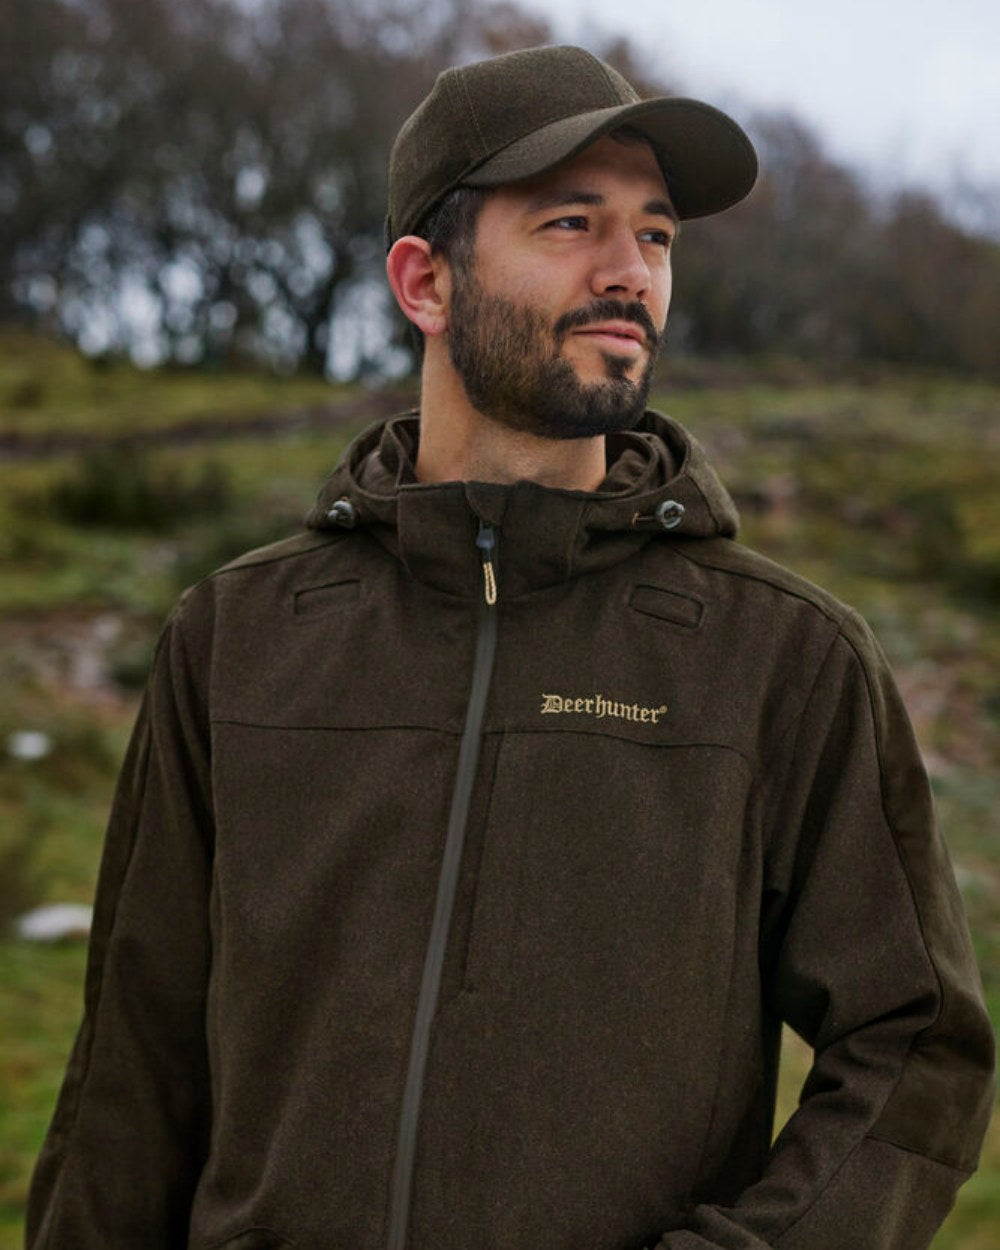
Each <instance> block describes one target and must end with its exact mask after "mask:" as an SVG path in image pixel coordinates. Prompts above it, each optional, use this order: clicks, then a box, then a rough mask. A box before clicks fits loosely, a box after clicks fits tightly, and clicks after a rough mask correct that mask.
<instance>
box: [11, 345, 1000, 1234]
mask: <svg viewBox="0 0 1000 1250" xmlns="http://www.w3.org/2000/svg"><path fill="white" fill-rule="evenodd" d="M15 342H16V350H12V349H10V343H9V342H8V348H9V350H7V351H6V352H3V353H0V404H2V405H3V416H2V424H3V426H4V429H5V430H7V431H10V430H12V429H15V428H17V427H18V424H19V420H20V418H19V416H18V413H19V411H20V410H19V409H18V408H17V406H16V404H15V405H13V406H12V405H11V396H12V395H14V396H15V397H16V395H17V394H22V393H23V391H24V388H25V387H26V386H28V387H33V388H37V390H38V392H40V393H41V394H42V396H43V398H41V399H39V401H38V402H37V403H36V405H35V406H34V407H33V408H32V415H31V422H30V429H27V428H22V430H21V433H22V438H21V441H20V442H19V443H18V444H17V446H16V448H14V447H13V446H11V447H8V449H7V456H6V459H5V460H4V461H3V463H2V466H0V681H2V684H3V688H4V691H5V698H4V700H3V704H2V706H0V928H2V929H3V936H2V937H0V1250H13V1248H14V1247H16V1246H18V1245H19V1244H20V1228H21V1222H22V1218H23V1205H24V1200H25V1195H26V1188H27V1182H28V1177H29V1174H30V1168H31V1164H32V1160H33V1157H34V1155H35V1153H36V1151H37V1149H38V1146H39V1143H40V1141H41V1138H42V1135H43V1133H44V1130H45V1126H46V1123H47V1121H48V1117H49V1115H50V1114H51V1110H52V1105H53V1102H54V1099H55V1095H56V1092H57V1088H58V1083H59V1080H60V1078H61V1073H62V1069H63V1066H64V1064H65V1060H66V1056H67V1053H68V1050H69V1047H70V1045H71V1043H72V1038H73V1033H74V1030H75V1028H76V1025H77V1022H78V1019H79V1014H80V1009H81V987H82V977H83V968H84V949H83V946H82V944H80V943H79V942H67V943H64V944H56V945H51V946H49V945H43V944H32V943H28V942H26V941H24V940H23V939H19V938H17V937H16V936H15V935H14V932H13V930H12V928H11V922H12V921H13V919H14V918H15V917H17V916H19V915H22V914H23V913H24V912H25V911H26V910H28V909H29V908H31V907H34V906H36V905H38V904H41V903H45V902H69V903H86V902H89V901H90V899H91V898H92V893H93V888H94V881H95V876H96V870H97V864H98V858H99V854H100V846H101V841H102V837H103V828H104V822H105V820H106V816H107V809H108V805H109V802H110V796H111V791H112V788H113V784H114V778H115V774H116V771H117V768H118V764H119V761H120V759H121V755H122V752H123V750H124V746H125V742H126V739H127V735H128V732H129V727H130V724H131V722H132V719H133V717H134V715H135V710H136V707H137V702H138V699H139V697H140V691H141V686H142V683H143V681H144V677H145V673H146V669H147V666H148V662H149V657H150V653H151V648H152V645H153V642H154V639H155V636H156V633H157V630H158V628H159V625H160V623H161V621H162V619H163V616H164V614H165V612H166V611H167V610H168V609H169V605H170V603H171V602H172V601H173V599H174V598H175V596H176V595H177V594H178V593H179V591H180V590H181V589H182V588H183V587H184V586H185V585H188V584H190V583H191V582H192V581H193V580H196V579H197V578H198V577H200V576H202V575H203V574H204V573H206V572H207V571H208V570H209V569H211V568H212V567H215V566H216V565H218V564H220V563H222V562H223V561H225V560H226V559H228V558H229V557H231V556H233V555H236V554H237V553H238V552H240V551H242V550H245V549H246V548H248V547H251V546H254V545H257V544H259V543H262V542H266V541H268V540H269V539H271V538H274V537H277V536H278V535H281V534H286V533H290V532H292V531H293V530H294V529H295V528H296V527H297V526H298V525H299V524H300V520H301V517H302V515H303V514H304V512H305V511H306V510H307V509H308V507H309V504H310V503H311V500H312V498H313V495H314V493H315V490H316V488H317V487H318V485H319V483H320V481H321V479H322V477H323V476H324V474H325V472H326V471H327V470H328V468H329V467H330V466H331V464H332V462H333V461H334V459H335V458H336V456H337V454H338V451H339V449H340V448H341V447H342V446H343V444H344V442H345V440H346V439H347V438H348V437H349V436H350V435H351V434H352V433H353V432H354V431H355V430H356V429H358V428H359V427H360V424H361V422H362V421H363V420H365V419H367V418H368V417H375V416H378V415H380V414H381V413H382V412H384V411H386V409H387V407H388V406H389V405H390V404H391V405H392V406H393V407H396V408H402V407H404V406H405V405H406V403H407V401H408V396H407V394H406V393H405V390H404V391H402V392H400V393H398V394H394V395H392V396H388V397H387V396H386V395H384V394H382V393H380V392H362V391H359V390H353V391H348V390H345V389H342V388H341V389H337V388H328V389H327V391H326V392H325V402H324V399H323V393H322V392H320V393H318V392H317V383H316V381H315V380H311V379H309V378H305V379H303V378H288V379H286V380H285V381H284V382H283V383H282V384H281V387H280V388H276V389H273V390H272V389H270V388H272V387H273V386H274V383H273V380H272V379H270V378H268V377H267V376H266V375H256V374H253V373H247V372H243V373H241V374H239V375H236V376H234V377H229V376H226V375H220V376H218V377H217V378H215V379H214V380H209V379H206V378H205V377H203V376H202V375H198V374H195V375H193V376H192V375H187V374H184V373H177V372H176V371H166V372H162V371H161V372H158V373H148V372H147V373H139V372H137V371H136V370H134V369H133V368H132V367H131V366H128V365H125V364H114V363H105V364H103V365H100V366H96V365H94V364H90V365H86V364H82V365H81V364H80V362H79V361H78V360H77V359H76V358H75V357H72V356H71V355H70V354H69V353H67V352H66V351H65V349H58V348H55V347H53V346H52V345H47V344H45V343H43V342H37V341H27V340H23V339H18V340H16V341H15ZM29 359H30V361H31V362H32V363H31V364H30V365H29V364H28V363H27V362H28V361H29ZM188 388H194V392H192V394H189V393H188ZM257 388H259V390H260V394H261V395H262V396H265V397H266V398H267V422H266V424H265V425H260V424H255V423H254V421H253V420H252V419H251V416H252V413H253V405H252V404H250V405H249V406H248V407H249V411H248V412H243V413H241V412H240V411H239V410H238V405H239V404H240V402H241V401H240V399H239V396H241V395H248V394H253V393H254V392H255V391H256V390H257ZM195 392H196V397H192V396H193V395H194V393H195ZM109 394H112V395H117V396H118V397H119V398H118V399H117V400H116V401H115V402H113V403H110V404H106V403H105V398H106V397H107V396H108V395H109ZM102 396H103V397H105V398H102ZM185 396H187V398H184V397H185ZM216 396H217V400H216ZM656 403H657V406H659V407H661V408H662V409H663V410H665V411H667V412H670V413H671V414H673V415H674V416H676V417H678V418H679V419H681V420H682V421H683V422H684V423H685V424H687V425H688V426H689V428H691V429H692V430H693V431H694V432H695V433H696V434H697V435H698V437H699V438H701V439H702V441H703V442H705V443H706V444H707V446H708V448H709V450H710V453H711V455H712V458H713V460H714V461H715V462H716V464H717V465H718V467H719V468H720V471H721V473H722V476H723V477H724V479H725V480H726V481H727V483H728V484H729V486H730V487H731V489H732V491H733V493H734V495H735V497H736V500H737V502H738V504H739V506H740V509H741V512H742V515H743V536H744V538H745V539H746V540H747V541H749V542H751V543H753V544H754V545H757V546H759V547H761V548H762V549H763V550H765V551H766V552H767V553H769V554H771V555H772V556H774V557H775V558H777V559H779V560H781V561H783V562H785V563H787V564H789V565H791V566H792V567H793V568H795V569H797V570H798V571H800V572H802V573H804V574H805V575H806V576H809V577H812V578H813V579H815V580H817V581H819V582H821V583H822V584H824V585H826V586H827V587H828V588H829V589H831V590H832V591H834V593H836V594H838V595H840V596H841V597H842V598H843V599H845V600H847V601H849V602H851V603H853V604H854V605H855V606H857V607H858V608H859V609H860V610H861V611H862V612H863V613H864V614H865V615H866V616H867V617H868V619H869V620H870V621H871V622H872V624H873V625H874V626H875V629H876V631H877V633H878V634H879V637H880V638H881V640H882V642H883V645H884V646H885V648H886V650H887V651H888V653H889V655H890V658H891V659H892V662H893V664H894V667H895V669H896V671H897V674H898V677H899V680H900V684H901V687H902V690H903V693H904V696H905V698H906V700H907V703H908V706H909V708H910V712H911V715H912V716H913V719H914V721H915V724H916V728H917V732H918V735H919V737H920V741H921V745H922V748H923V751H924V755H925V759H926V761H927V764H928V767H929V770H930V772H931V776H932V780H933V784H934V789H935V793H936V798H937V803H938V807H939V810H940V813H941V817H942V820H943V822H944V826H945V828H946V830H947V835H948V839H949V843H950V845H951V848H952V852H953V855H954V857H955V860H956V864H957V868H958V874H959V880H960V884H961V887H962V891H963V896H964V899H965V904H966V908H967V910H968V913H969V917H970V921H971V924H972V928H973V933H974V938H975V943H976V948H977V952H978V955H979V958H980V963H981V967H982V970H983V976H984V980H985V984H986V990H987V995H988V998H989V1002H990V1007H991V1012H992V1014H993V1019H994V1021H995V1022H997V1023H1000V824H998V816H997V813H998V811H1000V749H998V735H997V728H998V721H1000V699H998V696H997V689H996V673H997V671H998V667H1000V602H998V588H1000V542H998V539H997V535H998V534H1000V497H998V495H997V492H996V489H995V484H996V481H997V477H998V469H1000V416H998V411H1000V388H998V387H996V386H995V385H991V384H987V383H984V382H974V381H970V380H967V379H965V380H962V379H959V380H955V379H954V378H950V377H947V376H945V375H939V374H933V373H928V372H925V371H921V372H915V371H882V372H880V373H871V374H869V375H866V376H856V377H854V378H852V379H844V380H841V381H839V382H832V381H829V380H823V379H815V378H812V379H810V377H809V376H808V374H807V373H805V372H804V371H803V369H802V366H801V365H800V364H796V363H793V362H790V361H787V360H786V361H777V360H773V361H771V362H770V363H769V364H767V365H764V364H761V363H760V362H756V363H752V362H747V361H733V360H730V361H729V362H727V363H721V364H715V365H711V364H709V363H708V362H706V361H704V360H690V359H684V358H678V359H677V360H676V361H675V362H672V361H670V360H669V359H668V361H667V364H666V367H665V369H664V371H663V375H662V378H661V381H660V383H659V384H658V390H657V395H656ZM130 405H134V411H135V428H136V431H137V432H138V433H140V434H141V438H140V440H139V441H138V442H135V441H132V442H131V443H130V442H129V440H127V439H125V440H123V438H122V434H123V431H124V430H125V429H127V427H128V412H129V408H130ZM70 411H72V412H75V413H76V414H77V418H76V421H75V423H74V429H75V431H76V434H77V435H82V434H84V433H86V435H87V440H86V443H85V445H77V444H70V445H67V444H61V443H59V441H58V440H57V439H56V438H55V436H56V435H57V434H59V433H60V431H64V426H63V418H62V414H63V413H64V412H70ZM303 411H308V412H310V413H311V414H312V417H311V419H310V420H309V421H307V422H303V420H302V417H301V414H302V413H303ZM258 412H259V409H258ZM199 425H201V426H202V427H203V433H204V437H200V438H199V437H196V436H195V433H194V431H195V429H196V427H198V426H199ZM26 734H27V735H35V737H34V738H29V739H25V738H24V736H23V735H26ZM25 741H29V742H34V743H36V744H37V743H39V742H44V744H45V751H44V753H43V754H36V755H35V756H34V757H33V758H32V757H31V752H30V751H29V752H28V753H27V756H25V753H24V751H23V749H22V748H23V745H24V743H25ZM787 1055H788V1063H787V1070H786V1076H785V1081H784V1084H783V1089H782V1114H783V1115H787V1114H789V1113H790V1111H791V1110H792V1108H793V1106H794V1101H795V1093H796V1089H797V1087H798V1084H799V1083H801V1079H802V1076H803V1073H804V1072H805V1070H806V1066H807V1064H808V1053H807V1051H806V1049H805V1047H804V1046H802V1044H801V1043H799V1042H797V1041H796V1040H795V1039H790V1040H789V1045H788V1048H787ZM998 1236H1000V1122H998V1123H997V1125H996V1127H995V1128H994V1130H993V1132H992V1134H991V1136H990V1138H989V1140H988V1143H987V1147H986V1153H985V1158H984V1164H983V1168H982V1170H981V1171H980V1173H979V1174H978V1175H977V1176H976V1177H974V1178H973V1180H972V1181H971V1182H970V1183H969V1184H968V1185H967V1186H966V1188H965V1189H964V1190H963V1191H962V1196H961V1198H960V1201H959V1205H958V1208H957V1210H956V1212H955V1214H954V1216H953V1218H952V1220H951V1221H950V1222H949V1224H948V1226H947V1228H946V1230H945V1231H944V1232H942V1234H941V1235H940V1237H939V1238H938V1240H937V1241H936V1242H935V1250H990V1247H994V1246H995V1245H996V1244H997V1239H998Z"/></svg>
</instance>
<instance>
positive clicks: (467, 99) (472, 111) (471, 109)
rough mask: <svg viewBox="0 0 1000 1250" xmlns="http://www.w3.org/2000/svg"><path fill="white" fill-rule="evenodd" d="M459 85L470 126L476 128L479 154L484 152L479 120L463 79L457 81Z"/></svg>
mask: <svg viewBox="0 0 1000 1250" xmlns="http://www.w3.org/2000/svg"><path fill="white" fill-rule="evenodd" d="M459 85H460V86H461V88H462V95H463V96H465V103H466V107H467V108H468V110H469V115H470V116H471V118H472V124H473V126H474V127H475V128H476V138H477V139H478V140H479V150H480V152H485V151H486V140H485V138H484V137H483V132H482V130H481V129H480V126H479V118H478V117H477V116H476V109H475V106H474V105H473V103H472V97H471V96H470V95H469V88H468V85H467V83H466V81H465V78H464V77H462V78H460V79H459Z"/></svg>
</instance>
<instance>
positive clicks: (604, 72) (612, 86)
mask: <svg viewBox="0 0 1000 1250" xmlns="http://www.w3.org/2000/svg"><path fill="white" fill-rule="evenodd" d="M587 56H589V57H590V59H591V60H592V61H593V62H594V64H595V65H596V66H597V68H598V69H599V70H600V71H601V77H602V78H603V79H604V81H605V82H606V83H607V85H608V90H609V91H610V92H611V94H612V95H613V96H614V97H615V99H616V100H618V101H619V102H620V101H621V96H620V95H619V94H618V88H617V87H616V86H615V84H614V80H613V79H612V77H611V75H610V74H609V73H608V68H607V66H606V65H605V64H604V63H603V61H601V60H600V58H599V57H596V56H594V55H593V53H591V52H588V53H587ZM633 90H635V88H633ZM635 94H636V95H637V96H638V95H639V93H638V91H636V92H635ZM640 98H641V97H640ZM631 102H632V103H635V101H631Z"/></svg>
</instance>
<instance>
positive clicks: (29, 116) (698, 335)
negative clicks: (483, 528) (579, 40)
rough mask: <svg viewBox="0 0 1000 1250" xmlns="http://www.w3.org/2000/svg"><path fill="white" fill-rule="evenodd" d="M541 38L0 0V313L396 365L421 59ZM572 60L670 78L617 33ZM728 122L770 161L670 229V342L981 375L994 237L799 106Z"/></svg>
mask: <svg viewBox="0 0 1000 1250" xmlns="http://www.w3.org/2000/svg"><path fill="white" fill-rule="evenodd" d="M551 37H552V32H551V30H550V28H549V26H548V24H547V23H546V21H545V20H544V19H543V18H539V17H538V16H536V15H534V14H531V13H529V12H527V11H525V10H523V9H521V8H520V7H518V5H517V4H516V3H513V2H511V0H503V2H499V3H497V2H491V0H365V2H364V3H362V0H243V2H242V3H241V2H238V0H143V2H142V4H136V3H135V2H134V0H2V3H0V48H2V49H3V52H2V57H3V60H2V63H0V68H2V73H0V210H2V211H3V213H4V217H5V229H4V231H3V234H2V235H0V321H4V320H6V321H10V320H12V319H18V320H29V321H32V322H34V323H36V324H40V325H42V326H44V327H46V328H48V329H51V330H57V331H59V332H62V333H65V334H68V335H69V336H70V337H71V338H72V339H74V341H76V342H78V343H80V344H81V345H82V346H83V347H84V348H85V349H86V350H87V351H88V352H91V353H100V352H115V351H129V352H131V353H132V355H133V356H134V357H135V358H137V359H139V360H141V361H145V362H147V363H152V362H157V361H162V360H164V359H173V360H177V361H181V362H188V363H191V362H202V363H205V362H210V363H211V362H214V363H219V362H222V361H225V360H228V359H232V358H233V357H246V356H251V357H253V358H256V359H261V360H267V361H270V362H271V363H273V364H277V365H281V366H283V367H286V368H291V367H298V366H304V367H307V368H309V369H312V370H313V371H316V372H322V371H323V369H324V368H327V367H330V366H332V367H335V368H336V370H337V371H338V373H339V374H340V375H341V376H349V375H355V376H356V375H359V374H375V375H378V376H385V375H394V374H398V373H402V372H405V370H406V368H407V365H408V363H409V355H408V353H407V351H406V350H405V348H403V347H402V344H403V343H404V341H405V340H404V338H403V336H402V334H401V333H400V326H399V324H398V322H397V321H396V320H395V319H394V315H393V314H392V313H391V312H390V311H389V307H388V304H387V301H386V299H385V291H384V284H383V282H382V281H381V267H382V258H383V242H382V229H383V218H384V213H385V169H386V165H387V159H388V153H389V149H390V147H391V144H392V140H393V137H394V135H395V133H396V131H397V129H398V127H399V124H400V122H401V121H402V120H403V118H404V117H405V116H406V115H407V114H408V113H409V111H410V110H411V109H412V108H413V107H414V105H415V104H416V103H417V101H418V100H419V99H420V98H421V97H422V96H423V95H424V94H425V92H426V91H427V90H428V89H429V88H430V86H431V84H432V82H433V79H434V76H435V75H436V73H437V72H438V71H439V70H440V69H442V68H444V67H445V66H447V65H450V64H454V63H456V62H459V61H462V60H469V59H473V58H475V57H477V56H480V55H485V54H490V53H493V52H499V51H507V50H509V49H511V48H517V47H524V46H527V45H530V44H533V43H541V42H546V41H549V40H551ZM592 50H593V51H595V52H596V53H598V54H599V55H601V56H603V57H605V58H606V59H608V60H610V61H611V62H613V63H614V64H616V65H617V66H618V67H619V68H620V69H622V70H623V72H625V73H626V75H627V76H628V77H630V78H631V79H632V80H633V81H634V82H636V84H637V85H638V86H639V87H640V89H641V90H642V92H643V93H644V94H647V95H650V94H660V93H662V92H664V91H669V90H671V89H672V88H675V89H676V87H677V86H678V84H673V83H670V82H664V81H662V79H661V76H660V74H659V72H658V71H657V68H656V65H655V63H654V62H653V61H652V60H651V59H650V58H648V57H647V56H646V55H644V53H643V52H642V51H641V50H640V49H639V48H637V47H636V46H635V45H634V44H632V43H630V42H629V41H628V40H626V39H605V40H604V42H601V43H597V44H595V45H594V46H593V48H592ZM693 94H697V91H696V90H695V91H694V92H693ZM740 120H741V121H743V122H744V123H745V124H746V125H747V127H748V129H749V130H750V132H751V134H752V135H753V137H754V139H755V141H756V143H757V145H758V147H759V149H760V153H761V158H762V167H763V171H764V172H763V175H762V177H761V180H760V182H759V184H758V186H757V189H756V190H755V192H754V193H753V194H752V195H751V197H750V198H749V200H748V201H747V202H746V203H745V204H744V205H743V206H741V207H740V208H738V209H736V210H734V211H733V212H731V213H728V214H724V215H723V216H721V217H719V218H714V219H710V220H708V221H705V222H698V223H691V224H690V225H689V226H688V228H687V229H686V230H685V231H684V234H683V237H682V239H681V241H680V246H679V248H678V253H677V255H678V278H677V294H676V306H677V308H678V310H679V311H678V313H677V315H676V316H675V317H674V319H673V322H672V325H671V328H670V338H671V342H672V344H673V346H674V347H675V348H678V349H681V350H684V351H686V352H711V353H715V354H717V353H719V352H723V351H724V352H761V351H764V352H772V351H780V352H783V353H789V352H794V353H796V354H798V355H800V356H803V357H806V358H810V359H813V360H815V361H817V362H819V363H821V364H822V365H823V366H824V367H825V368H837V367H841V366H842V365H843V364H844V363H848V362H852V361H857V360H889V361H897V362H900V361H920V362H922V363H924V364H930V365H933V366H935V367H940V368H951V369H956V370H961V371H963V372H965V373H978V374H986V375H990V376H998V375H1000V353H998V352H997V351H996V326H997V324H998V323H1000V245H998V242H997V240H996V239H990V238H987V237H977V236H976V235H975V234H974V233H972V232H970V231H969V230H968V229H965V228H962V227H961V226H959V225H957V224H955V222H954V221H953V220H951V219H950V218H949V215H948V213H947V211H946V209H947V205H941V204H938V203H937V202H935V200H934V199H932V198H931V197H930V196H927V195H922V194H919V193H914V192H912V191H910V192H906V193H903V192H899V193H897V194H894V195H886V194H884V193H883V194H876V193H875V192H874V191H873V190H872V189H870V188H869V187H867V186H866V185H865V184H864V183H863V182H862V180H861V179H860V178H859V177H858V176H857V175H856V174H854V173H853V172H852V171H851V170H850V169H848V168H846V167H844V166H842V165H840V164H837V163H836V162H834V161H832V160H831V159H830V158H829V157H828V156H827V155H826V154H825V152H824V151H823V148H822V145H821V144H820V142H819V140H818V139H817V137H816V136H815V135H814V134H812V133H811V132H810V131H809V130H808V129H807V128H806V127H805V126H804V125H803V124H802V123H801V122H800V121H798V120H797V119H796V118H795V117H794V116H792V115H789V114H773V113H772V114H759V115H756V116H750V117H746V118H741V119H740Z"/></svg>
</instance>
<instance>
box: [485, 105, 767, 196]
mask: <svg viewBox="0 0 1000 1250" xmlns="http://www.w3.org/2000/svg"><path fill="white" fill-rule="evenodd" d="M625 125H628V126H631V127H633V128H634V129H635V130H637V131H639V133H640V134H643V135H645V136H646V138H647V139H649V141H650V143H651V144H652V147H653V150H654V151H655V153H656V157H657V160H658V162H659V165H660V169H661V170H662V171H663V177H664V179H665V180H666V183H667V189H668V191H669V192H670V198H671V200H672V201H673V204H674V207H675V208H676V210H677V215H678V217H681V218H684V219H687V218H690V217H705V216H707V215H708V214H709V213H719V212H721V211H722V210H723V209H724V208H730V207H732V205H733V204H737V203H738V202H739V201H740V200H742V199H743V197H744V196H745V195H746V194H747V193H748V192H749V191H750V189H751V188H752V187H753V184H754V183H755V182H756V180H757V153H756V152H755V151H754V147H753V144H752V143H751V142H750V140H749V138H747V136H746V134H745V133H744V132H743V130H741V129H740V127H739V126H738V125H737V124H736V122H734V121H733V119H732V118H731V117H728V116H727V115H726V114H725V113H722V112H720V110H719V109H716V108H713V107H712V106H711V105H710V104H703V103H702V102H701V101H700V100H688V99H684V98H682V97H680V96H667V97H660V98H658V99H654V100H641V101H639V102H638V103H637V104H623V105H617V106H615V107H613V108H604V109H596V110H595V111H593V112H591V113H579V114H577V115H576V116H575V117H564V118H562V119H560V120H559V121H555V122H550V123H549V124H548V125H547V126H542V127H541V129H539V130H536V131H534V132H533V133H532V134H530V135H525V137H524V138H523V139H517V140H515V142H514V143H511V144H508V146H507V147H505V148H504V149H502V151H500V152H498V153H497V154H496V155H495V156H492V157H491V158H490V159H489V160H488V161H486V162H484V163H483V164H482V165H480V166H478V167H477V168H476V169H474V170H472V171H471V172H470V173H468V174H466V175H465V176H464V177H463V178H462V180H461V181H462V182H463V183H464V184H465V185H467V186H472V187H493V186H498V185H500V184H501V183H505V182H518V181H520V180H521V179H523V178H531V177H534V176H535V175H536V174H541V173H544V172H545V171H546V170H548V169H551V168H552V167H553V166H554V165H558V164H559V162H560V161H564V160H566V159H567V158H568V157H571V156H575V155H576V154H577V153H578V152H580V151H582V150H583V149H584V148H585V147H587V146H588V144H590V143H593V141H594V140H595V139H598V138H600V136H601V135H603V134H607V133H608V131H610V130H615V129H616V128H617V127H618V126H625Z"/></svg>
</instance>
